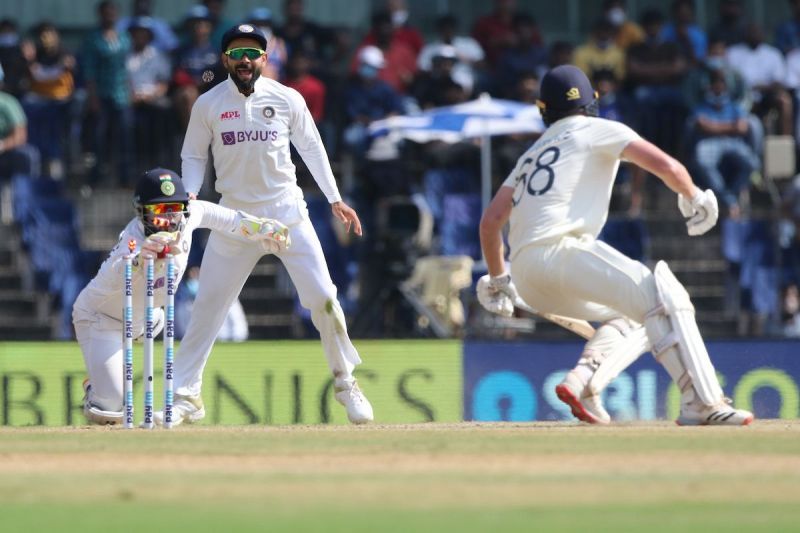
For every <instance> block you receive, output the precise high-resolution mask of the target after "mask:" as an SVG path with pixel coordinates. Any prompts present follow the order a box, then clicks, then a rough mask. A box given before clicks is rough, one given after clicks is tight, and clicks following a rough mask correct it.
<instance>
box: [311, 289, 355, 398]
mask: <svg viewBox="0 0 800 533" xmlns="http://www.w3.org/2000/svg"><path fill="white" fill-rule="evenodd" d="M311 321H312V322H313V323H314V326H315V327H316V328H317V330H318V331H319V336H320V340H321V341H322V349H323V350H324V351H325V357H326V358H327V359H328V365H329V366H330V369H331V372H333V375H334V376H336V377H337V378H343V379H344V380H345V381H346V380H352V375H353V369H354V368H355V365H357V364H360V363H361V358H360V357H359V356H358V352H357V351H356V348H355V346H353V343H352V342H351V341H350V337H349V336H348V334H347V325H346V323H345V318H344V312H343V311H342V307H341V306H340V305H339V302H338V301H337V300H336V299H335V298H332V299H330V300H328V301H327V302H326V303H325V306H324V308H323V309H315V310H312V312H311ZM337 386H338V384H337Z"/></svg>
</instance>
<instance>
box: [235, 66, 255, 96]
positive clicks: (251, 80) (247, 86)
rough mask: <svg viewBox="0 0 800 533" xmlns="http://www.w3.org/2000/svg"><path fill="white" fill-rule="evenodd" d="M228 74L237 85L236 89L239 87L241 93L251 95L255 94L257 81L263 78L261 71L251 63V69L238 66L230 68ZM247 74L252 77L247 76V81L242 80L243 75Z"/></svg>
mask: <svg viewBox="0 0 800 533" xmlns="http://www.w3.org/2000/svg"><path fill="white" fill-rule="evenodd" d="M228 73H229V74H230V75H231V79H232V80H233V83H235V84H236V87H238V89H239V91H240V92H242V93H245V94H249V93H251V92H253V87H254V86H255V84H256V80H257V79H258V78H259V77H260V76H261V69H260V68H257V67H256V65H255V64H253V63H251V64H250V66H249V67H244V66H242V65H238V66H236V67H233V68H228ZM246 73H249V74H250V76H245V79H242V78H241V75H242V74H246Z"/></svg>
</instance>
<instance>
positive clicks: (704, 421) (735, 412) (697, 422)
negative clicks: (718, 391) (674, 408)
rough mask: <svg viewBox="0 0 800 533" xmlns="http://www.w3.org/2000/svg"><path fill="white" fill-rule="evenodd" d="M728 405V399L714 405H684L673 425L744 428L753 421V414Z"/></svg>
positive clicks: (693, 403)
mask: <svg viewBox="0 0 800 533" xmlns="http://www.w3.org/2000/svg"><path fill="white" fill-rule="evenodd" d="M730 403H731V401H730V399H728V398H725V399H724V400H723V401H721V402H720V403H718V404H716V405H704V404H701V403H699V402H691V403H688V404H684V405H683V406H682V407H681V414H680V416H679V417H678V419H677V420H676V421H675V423H676V424H678V425H679V426H746V425H748V424H749V423H750V422H752V421H753V419H754V418H755V417H754V416H753V413H751V412H750V411H745V410H744V409H734V408H733V407H732V406H731V405H730Z"/></svg>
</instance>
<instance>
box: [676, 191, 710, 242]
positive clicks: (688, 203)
mask: <svg viewBox="0 0 800 533" xmlns="http://www.w3.org/2000/svg"><path fill="white" fill-rule="evenodd" d="M678 209H680V211H681V214H682V215H683V216H684V218H686V219H687V220H686V229H687V231H688V232H689V235H691V236H696V235H702V234H704V233H705V232H707V231H708V230H710V229H711V228H713V227H714V226H715V225H716V223H717V219H718V218H719V205H718V204H717V197H716V196H715V195H714V191H712V190H711V189H706V190H705V191H701V190H700V189H697V192H696V193H695V195H694V196H693V197H692V199H691V200H688V199H687V198H686V197H684V196H683V195H682V194H679V195H678Z"/></svg>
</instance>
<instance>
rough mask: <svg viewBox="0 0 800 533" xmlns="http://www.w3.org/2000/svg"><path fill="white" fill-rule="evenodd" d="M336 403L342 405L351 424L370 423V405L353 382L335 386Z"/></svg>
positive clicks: (371, 417)
mask: <svg viewBox="0 0 800 533" xmlns="http://www.w3.org/2000/svg"><path fill="white" fill-rule="evenodd" d="M334 390H335V391H336V394H335V397H336V401H337V402H339V403H340V404H342V405H344V408H345V410H346V411H347V418H348V419H349V420H350V422H352V423H353V424H366V423H367V422H372V420H373V418H374V417H373V414H372V404H370V403H369V400H367V397H366V396H364V393H363V392H361V389H360V388H359V386H358V383H357V382H356V381H355V380H353V382H352V383H346V384H344V385H342V386H341V387H339V386H337V387H335V389H334Z"/></svg>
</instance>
